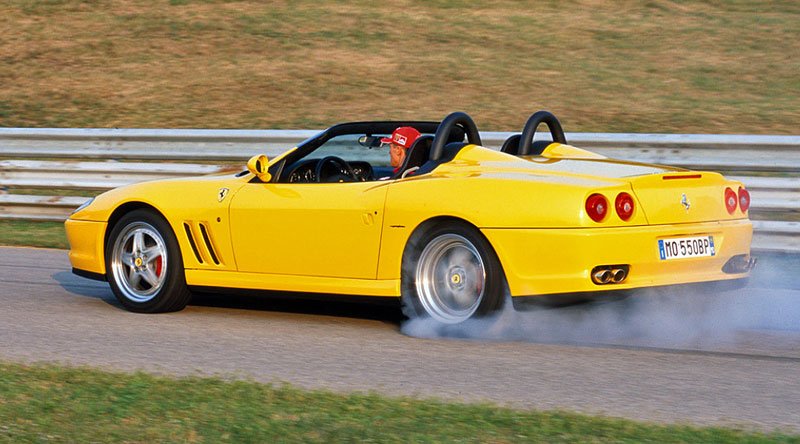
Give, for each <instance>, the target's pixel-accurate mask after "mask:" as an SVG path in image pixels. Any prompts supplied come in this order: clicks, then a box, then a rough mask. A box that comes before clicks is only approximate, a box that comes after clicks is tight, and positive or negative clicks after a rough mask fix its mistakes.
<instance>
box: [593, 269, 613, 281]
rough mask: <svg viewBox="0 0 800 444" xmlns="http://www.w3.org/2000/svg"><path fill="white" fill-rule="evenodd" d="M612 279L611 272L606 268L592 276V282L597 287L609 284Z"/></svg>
mask: <svg viewBox="0 0 800 444" xmlns="http://www.w3.org/2000/svg"><path fill="white" fill-rule="evenodd" d="M612 278H613V276H612V274H611V270H609V269H608V268H601V269H599V270H596V271H595V272H594V273H593V274H592V281H593V282H594V283H595V284H598V285H605V284H607V283H609V282H611V279H612Z"/></svg>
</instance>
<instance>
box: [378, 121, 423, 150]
mask: <svg viewBox="0 0 800 444" xmlns="http://www.w3.org/2000/svg"><path fill="white" fill-rule="evenodd" d="M421 135H422V134H420V132H419V131H417V130H416V128H413V127H410V126H401V127H400V128H397V129H396V130H394V132H393V133H392V137H384V138H382V139H381V143H394V144H397V145H400V146H402V147H403V148H411V145H413V144H414V141H415V140H417V138H418V137H419V136H421Z"/></svg>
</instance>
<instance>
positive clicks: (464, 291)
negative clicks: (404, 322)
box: [401, 222, 504, 324]
mask: <svg viewBox="0 0 800 444" xmlns="http://www.w3.org/2000/svg"><path fill="white" fill-rule="evenodd" d="M401 280H402V303H403V310H404V313H405V314H406V316H408V317H410V318H416V317H430V318H432V319H434V320H436V321H438V322H441V323H444V324H458V323H461V322H464V321H466V320H467V319H470V318H474V317H481V316H486V315H488V314H491V313H493V312H495V311H497V310H499V309H500V308H501V307H502V304H503V296H504V295H503V288H504V285H503V283H504V275H503V270H502V268H501V266H500V261H499V260H498V259H497V255H496V254H495V252H494V249H493V248H492V246H491V245H490V244H489V242H488V241H487V240H486V238H484V237H483V235H482V234H481V233H480V232H479V231H477V230H476V229H475V228H473V227H471V226H468V225H466V224H462V223H456V222H452V223H444V224H439V225H436V226H434V227H432V228H430V229H427V230H422V231H421V232H418V233H415V234H414V235H412V237H411V239H410V240H409V243H408V245H407V246H406V249H405V251H404V253H403V269H402V279H401Z"/></svg>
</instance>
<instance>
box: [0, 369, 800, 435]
mask: <svg viewBox="0 0 800 444" xmlns="http://www.w3.org/2000/svg"><path fill="white" fill-rule="evenodd" d="M0 442H14V443H27V442H128V443H137V442H142V443H144V442H146V443H154V442H192V443H225V442H236V443H247V442H270V443H272V442H398V443H409V442H480V443H487V442H490V443H516V442H550V443H552V442H631V443H633V442H635V443H640V442H669V443H677V442H686V443H712V442H713V443H719V442H752V443H757V442H793V443H797V442H800V437H798V436H790V435H783V434H777V433H776V434H770V435H766V434H757V433H752V432H745V431H740V430H732V429H726V428H698V427H689V426H683V425H668V426H665V425H654V424H646V423H638V422H634V421H628V420H621V419H611V418H603V417H592V416H585V415H578V414H572V413H563V412H531V411H519V410H513V409H508V408H500V407H497V406H493V405H488V404H483V405H474V404H469V405H465V404H455V403H445V402H440V401H431V400H427V401H424V400H413V399H396V398H387V397H383V396H379V395H376V394H368V395H361V394H356V395H341V394H334V393H330V392H324V391H303V390H299V389H296V388H293V387H290V386H279V387H278V386H271V385H265V384H259V383H255V382H248V381H225V380H222V379H219V378H200V377H185V378H178V379H174V378H167V377H156V376H152V375H148V374H145V373H136V374H123V373H109V372H104V371H99V370H93V369H87V368H63V367H58V366H53V365H46V366H41V365H37V366H23V365H17V364H0Z"/></svg>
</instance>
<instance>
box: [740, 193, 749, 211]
mask: <svg viewBox="0 0 800 444" xmlns="http://www.w3.org/2000/svg"><path fill="white" fill-rule="evenodd" d="M739 208H741V209H742V213H746V212H747V210H748V209H749V208H750V192H749V191H747V190H745V189H744V188H742V187H739Z"/></svg>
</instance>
